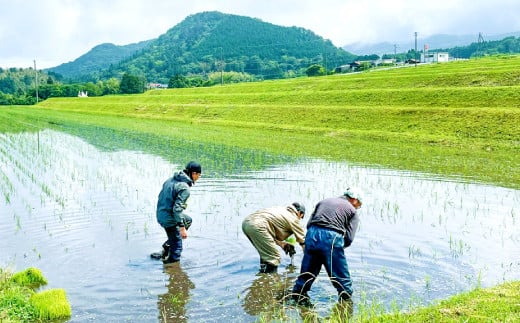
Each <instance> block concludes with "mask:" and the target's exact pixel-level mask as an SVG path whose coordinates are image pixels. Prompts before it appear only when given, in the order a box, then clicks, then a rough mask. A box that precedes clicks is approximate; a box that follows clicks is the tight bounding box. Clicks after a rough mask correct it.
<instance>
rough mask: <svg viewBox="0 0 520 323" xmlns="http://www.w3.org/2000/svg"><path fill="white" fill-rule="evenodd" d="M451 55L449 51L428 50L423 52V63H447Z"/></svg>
mask: <svg viewBox="0 0 520 323" xmlns="http://www.w3.org/2000/svg"><path fill="white" fill-rule="evenodd" d="M449 59H450V55H449V54H448V53H447V52H432V53H430V52H426V54H425V53H421V62H422V63H445V62H447V61H449Z"/></svg>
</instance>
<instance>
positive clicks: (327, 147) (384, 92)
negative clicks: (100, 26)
mask: <svg viewBox="0 0 520 323" xmlns="http://www.w3.org/2000/svg"><path fill="white" fill-rule="evenodd" d="M1 117H2V114H0V118H1ZM3 117H4V118H6V117H7V118H10V117H11V118H13V117H14V118H18V119H19V120H20V119H24V118H29V119H26V120H28V121H29V122H31V123H34V122H35V120H36V119H37V120H39V121H41V120H50V121H53V122H68V123H71V122H77V123H81V124H92V125H97V126H105V127H111V128H120V129H131V130H134V131H137V132H144V133H154V134H158V135H162V136H167V137H177V136H180V137H183V138H185V139H188V140H195V141H199V142H212V143H215V142H216V143H223V144H227V145H231V146H238V147H252V148H255V149H261V150H265V151H271V152H275V153H285V154H290V155H297V156H316V157H325V158H330V159H335V160H348V161H351V162H355V163H360V164H365V165H372V166H381V167H387V168H393V169H401V170H411V171H419V172H425V173H431V174H438V175H442V176H454V177H461V178H465V179H470V180H476V181H482V182H487V183H493V184H498V185H502V186H507V187H512V188H520V171H519V170H520V158H518V156H519V152H520V139H519V138H520V127H519V126H518V125H519V124H520V57H509V58H489V59H480V60H472V61H464V62H454V63H449V64H434V65H427V66H418V67H409V68H400V69H393V70H386V71H377V72H371V73H361V74H355V75H333V76H328V77H320V78H300V79H291V80H281V81H269V82H267V81H266V82H258V83H244V84H236V85H228V86H217V87H213V88H194V89H172V90H156V91H149V92H147V93H145V94H143V95H132V96H128V95H127V96H110V97H98V98H94V97H92V98H86V99H85V98H56V99H49V100H47V101H44V102H42V103H40V104H39V105H38V106H37V107H36V108H34V107H31V108H26V107H23V108H18V109H10V111H9V112H8V113H7V116H6V114H4V116H3ZM2 123H6V124H7V123H8V122H2ZM0 130H1V129H0Z"/></svg>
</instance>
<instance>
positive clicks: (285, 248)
mask: <svg viewBox="0 0 520 323" xmlns="http://www.w3.org/2000/svg"><path fill="white" fill-rule="evenodd" d="M283 251H285V254H286V255H289V256H291V257H292V256H293V255H294V254H295V253H296V250H295V249H294V246H293V245H292V244H290V243H286V244H285V245H284V246H283Z"/></svg>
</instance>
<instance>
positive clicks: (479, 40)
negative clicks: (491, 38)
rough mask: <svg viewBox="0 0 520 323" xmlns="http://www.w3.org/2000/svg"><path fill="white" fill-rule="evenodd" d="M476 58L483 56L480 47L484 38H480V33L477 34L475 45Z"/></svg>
mask: <svg viewBox="0 0 520 323" xmlns="http://www.w3.org/2000/svg"><path fill="white" fill-rule="evenodd" d="M477 44H478V45H477V57H480V56H483V51H482V45H484V36H482V32H479V33H478V43H477Z"/></svg>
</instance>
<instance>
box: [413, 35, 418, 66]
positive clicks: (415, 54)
mask: <svg viewBox="0 0 520 323" xmlns="http://www.w3.org/2000/svg"><path fill="white" fill-rule="evenodd" d="M414 56H415V67H417V32H415V53H414Z"/></svg>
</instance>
